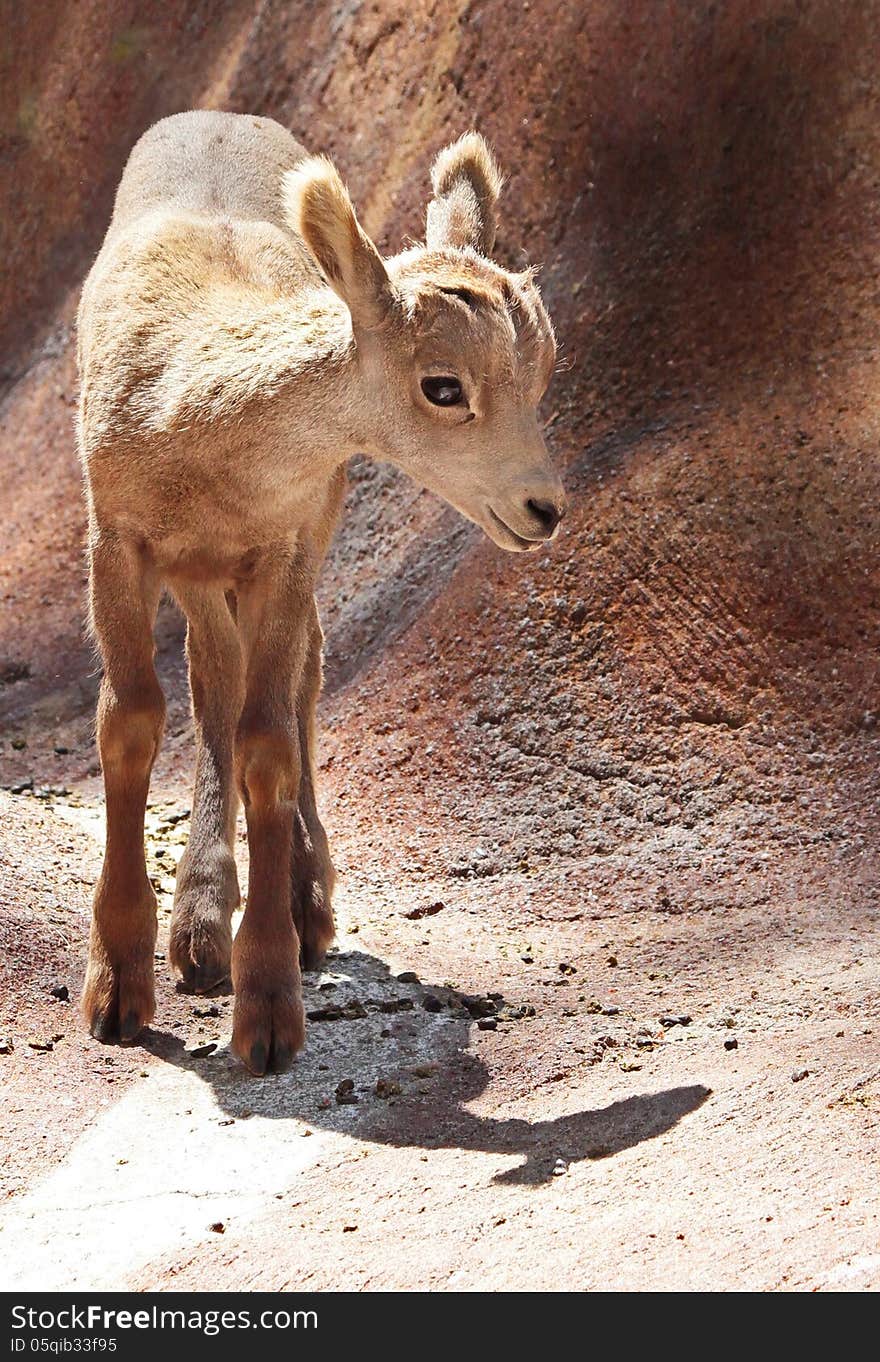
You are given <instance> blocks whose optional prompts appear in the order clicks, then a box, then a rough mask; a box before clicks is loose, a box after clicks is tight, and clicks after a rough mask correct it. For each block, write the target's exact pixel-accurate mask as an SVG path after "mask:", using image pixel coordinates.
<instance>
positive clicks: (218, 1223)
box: [208, 1220, 226, 1234]
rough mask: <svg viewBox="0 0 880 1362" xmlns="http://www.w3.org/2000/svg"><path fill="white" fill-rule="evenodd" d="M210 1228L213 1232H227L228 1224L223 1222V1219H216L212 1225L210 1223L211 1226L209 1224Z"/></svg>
mask: <svg viewBox="0 0 880 1362" xmlns="http://www.w3.org/2000/svg"><path fill="white" fill-rule="evenodd" d="M208 1229H209V1230H211V1232H212V1233H213V1234H225V1233H226V1226H225V1225H224V1224H223V1221H222V1220H215V1221H214V1223H213V1224H212V1225H209V1226H208Z"/></svg>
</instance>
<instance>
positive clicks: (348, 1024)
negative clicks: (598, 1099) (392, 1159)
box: [143, 951, 710, 1185]
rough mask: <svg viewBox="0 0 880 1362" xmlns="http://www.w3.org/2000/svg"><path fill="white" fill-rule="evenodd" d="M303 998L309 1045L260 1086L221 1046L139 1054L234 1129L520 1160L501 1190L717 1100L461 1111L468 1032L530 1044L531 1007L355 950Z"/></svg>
mask: <svg viewBox="0 0 880 1362" xmlns="http://www.w3.org/2000/svg"><path fill="white" fill-rule="evenodd" d="M304 996H305V1006H306V1012H307V1014H308V1016H309V1027H308V1037H307V1041H306V1047H305V1049H304V1051H303V1052H302V1054H301V1055H300V1056H299V1057H298V1059H297V1061H296V1063H295V1065H294V1067H293V1069H292V1070H291V1071H290V1072H289V1073H286V1074H277V1075H269V1076H268V1077H266V1078H262V1079H255V1078H252V1077H251V1076H250V1075H249V1074H248V1073H247V1072H246V1071H245V1069H244V1068H243V1067H242V1065H241V1064H240V1063H239V1062H238V1060H236V1059H235V1058H234V1056H233V1055H232V1054H231V1052H230V1051H229V1050H228V1048H227V1047H226V1045H225V1044H222V1043H221V1045H220V1047H219V1048H218V1050H217V1051H216V1052H215V1053H213V1054H211V1055H208V1056H205V1057H203V1058H196V1057H194V1056H193V1055H192V1053H191V1052H190V1051H188V1050H186V1049H185V1048H184V1044H183V1042H182V1040H180V1039H179V1037H177V1036H173V1035H171V1034H170V1033H168V1032H160V1031H155V1030H152V1031H148V1032H147V1033H146V1035H145V1038H144V1042H143V1043H144V1046H145V1048H146V1049H148V1050H150V1051H151V1052H152V1053H153V1054H155V1055H157V1056H158V1057H160V1058H162V1059H164V1060H166V1061H167V1062H169V1063H171V1064H175V1065H177V1066H179V1067H180V1068H185V1069H187V1070H189V1071H191V1072H194V1073H196V1074H198V1076H199V1077H200V1078H201V1079H202V1080H203V1081H204V1082H206V1083H208V1084H209V1085H210V1086H211V1088H212V1089H213V1091H214V1093H215V1096H216V1098H217V1101H218V1103H219V1105H220V1107H221V1108H222V1109H223V1111H224V1112H226V1113H227V1114H228V1115H229V1116H230V1117H231V1118H233V1119H235V1120H247V1119H249V1118H251V1117H255V1116H260V1117H263V1118H268V1119H273V1120H298V1121H303V1122H306V1123H308V1124H310V1125H314V1126H316V1127H319V1128H323V1129H327V1130H333V1131H338V1132H340V1133H343V1134H346V1135H350V1136H351V1137H352V1138H355V1139H359V1140H369V1141H373V1142H376V1143H379V1144H388V1145H395V1146H398V1147H401V1148H403V1147H418V1148H423V1149H466V1150H474V1151H481V1152H485V1153H492V1154H500V1155H511V1156H513V1155H519V1156H522V1157H523V1158H524V1160H525V1161H524V1162H523V1163H521V1164H518V1165H516V1166H514V1167H513V1168H510V1169H506V1170H505V1171H503V1172H501V1173H498V1174H496V1177H495V1181H497V1182H502V1183H519V1184H526V1185H528V1184H532V1185H538V1184H540V1183H543V1182H547V1181H548V1180H549V1179H550V1178H552V1176H553V1173H554V1169H559V1170H560V1171H562V1168H561V1165H569V1164H572V1163H577V1162H579V1161H580V1160H582V1159H602V1158H608V1157H611V1156H612V1155H614V1154H618V1153H620V1152H621V1150H624V1149H629V1148H632V1147H633V1146H634V1145H637V1144H641V1143H642V1141H644V1140H650V1139H654V1138H655V1137H656V1136H657V1135H662V1134H663V1133H664V1132H665V1131H668V1130H670V1129H671V1128H672V1127H673V1126H675V1125H676V1124H677V1123H678V1122H679V1121H680V1120H681V1118H682V1117H683V1116H685V1115H687V1113H688V1112H692V1111H695V1110H696V1109H697V1108H698V1107H700V1106H701V1105H702V1104H703V1102H704V1101H705V1100H706V1098H707V1097H708V1096H709V1093H710V1090H709V1089H708V1088H706V1087H704V1086H702V1085H700V1084H695V1085H691V1086H686V1087H678V1088H671V1089H668V1090H666V1091H661V1092H657V1093H645V1094H639V1095H637V1096H633V1097H628V1098H626V1099H625V1100H622V1101H618V1102H613V1103H611V1104H610V1105H609V1106H607V1107H603V1108H600V1109H598V1110H594V1111H581V1112H576V1113H574V1114H571V1115H567V1116H558V1117H555V1118H552V1119H548V1120H546V1121H535V1122H532V1121H528V1120H524V1119H517V1118H511V1119H497V1118H495V1117H491V1116H480V1115H477V1114H475V1113H474V1112H472V1111H469V1110H468V1109H467V1105H466V1104H467V1103H469V1102H472V1101H474V1100H475V1099H476V1098H478V1097H479V1096H480V1094H481V1093H482V1092H483V1091H484V1090H485V1088H486V1086H487V1083H488V1079H489V1073H488V1070H487V1068H486V1065H485V1064H484V1063H483V1062H482V1060H480V1059H479V1058H477V1057H476V1056H475V1055H474V1054H473V1053H472V1052H471V1051H470V1050H469V1049H468V1047H469V1045H470V1043H471V1032H472V1028H475V1027H477V1026H478V1025H479V1022H480V1021H481V1020H482V1021H483V1024H484V1026H485V1025H486V1024H487V1023H488V1025H489V1026H490V1027H492V1026H493V1025H494V1027H497V1028H498V1029H501V1028H505V1027H515V1028H517V1030H518V1031H520V1033H521V1035H522V1044H523V1046H524V1047H528V1046H529V1044H530V1043H533V1042H532V1040H531V1037H530V1030H531V1028H532V1026H534V1025H535V1024H536V1023H535V1021H534V1010H533V1009H531V1008H529V1007H527V1006H518V1005H516V1004H512V1003H509V1002H506V1001H505V1000H504V999H503V998H502V997H501V996H500V995H498V994H496V995H494V996H493V995H489V994H485V995H481V996H479V997H476V996H472V995H466V994H462V993H459V992H457V991H456V990H454V989H452V988H448V987H432V986H429V985H425V984H424V983H421V982H420V981H419V980H418V979H417V978H416V977H415V975H408V974H404V975H400V976H394V975H393V974H391V972H390V971H389V969H388V966H387V965H386V964H385V963H384V962H383V961H382V960H380V959H378V958H377V957H376V956H373V955H369V954H366V953H362V952H359V951H346V952H340V953H335V954H331V955H330V956H329V957H328V960H327V966H326V969H325V971H324V972H323V973H321V974H319V975H311V976H307V978H306V981H305V988H304ZM219 1024H222V1023H219ZM560 1161H561V1162H560Z"/></svg>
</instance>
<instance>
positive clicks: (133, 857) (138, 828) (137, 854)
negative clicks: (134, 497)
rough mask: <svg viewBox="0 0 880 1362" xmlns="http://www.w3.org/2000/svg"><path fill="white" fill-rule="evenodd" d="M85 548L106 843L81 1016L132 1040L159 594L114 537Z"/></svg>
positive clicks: (142, 990)
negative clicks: (97, 670)
mask: <svg viewBox="0 0 880 1362" xmlns="http://www.w3.org/2000/svg"><path fill="white" fill-rule="evenodd" d="M90 548H91V564H90V567H91V613H92V624H93V628H94V632H95V636H96V638H97V641H98V645H99V648H100V651H101V657H102V659H103V663H104V675H103V679H102V681H101V691H100V696H99V700H98V750H99V752H100V756H101V768H102V770H103V773H104V789H105V795H106V806H107V842H106V851H105V855H104V865H103V868H102V870H101V876H100V879H99V881H98V886H97V889H96V891H95V901H94V911H93V917H92V929H91V935H90V939H89V962H88V969H87V971H86V981H85V990H84V994H83V1010H84V1012H85V1016H86V1020H87V1021H88V1024H89V1028H90V1030H91V1032H92V1035H93V1036H97V1038H98V1039H99V1040H105V1041H107V1040H132V1039H133V1038H134V1037H135V1036H136V1035H137V1033H138V1032H139V1031H140V1029H141V1027H142V1026H145V1025H146V1024H147V1023H148V1022H149V1021H151V1020H152V1017H153V1012H154V1010H155V985H154V963H153V960H154V956H153V952H154V949H155V944H156V896H155V894H154V893H153V890H152V887H151V885H150V881H149V878H148V876H147V867H146V860H145V857H144V813H145V810H146V803H147V792H148V790H149V784H150V772H151V770H152V767H153V761H154V759H155V756H156V752H157V750H158V747H159V742H160V740H161V736H162V728H163V724H164V718H165V701H164V697H163V695H162V689H161V687H160V685H159V681H158V678H157V676H156V672H155V669H154V667H153V651H154V647H153V624H154V621H155V618H156V608H157V606H158V602H159V592H160V584H159V581H158V578H157V575H156V573H155V570H154V569H153V568H152V566H151V565H150V564H149V562H147V561H146V559H145V557H144V555H143V554H142V552H141V551H140V550H139V548H138V547H137V546H135V545H133V544H131V543H128V542H126V541H125V540H123V539H121V538H119V537H118V536H117V535H115V534H114V533H112V532H108V531H103V530H101V529H100V528H99V527H94V526H93V529H92V537H91V546H90Z"/></svg>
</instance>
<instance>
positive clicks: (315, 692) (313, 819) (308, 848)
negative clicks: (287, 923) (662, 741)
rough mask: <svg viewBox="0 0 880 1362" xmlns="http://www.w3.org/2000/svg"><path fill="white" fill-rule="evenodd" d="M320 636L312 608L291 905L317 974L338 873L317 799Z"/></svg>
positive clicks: (327, 941)
mask: <svg viewBox="0 0 880 1362" xmlns="http://www.w3.org/2000/svg"><path fill="white" fill-rule="evenodd" d="M323 641H324V640H323V635H322V633H321V626H320V623H319V621H318V611H317V607H316V606H315V605H314V602H313V603H312V609H311V619H310V624H309V644H308V648H309V650H308V653H307V656H306V660H305V665H304V667H303V675H302V680H301V682H300V686H299V692H298V695H297V701H296V711H297V726H298V730H299V746H300V759H301V763H302V773H301V775H300V785H299V799H298V801H297V811H296V816H295V818H294V825H293V856H292V861H291V879H292V883H291V904H292V907H293V920H294V924H295V926H296V930H297V935H298V936H299V939H300V949H301V955H300V960H301V964H302V967H303V969H308V970H311V969H317V968H318V966H319V965H320V964H321V962H322V960H323V959H324V955H325V953H326V951H327V947H328V946H330V945H331V944H332V942H333V938H334V936H335V935H336V928H335V924H334V922H333V908H332V896H333V885H334V883H335V881H336V871H335V870H334V869H333V862H332V861H331V859H330V848H329V846H328V844H327V834H326V832H325V831H324V825H323V824H322V822H321V819H320V817H319V815H318V806H317V801H316V797H315V769H314V750H315V709H316V706H317V703H318V696H319V694H320V691H321V648H322V644H323Z"/></svg>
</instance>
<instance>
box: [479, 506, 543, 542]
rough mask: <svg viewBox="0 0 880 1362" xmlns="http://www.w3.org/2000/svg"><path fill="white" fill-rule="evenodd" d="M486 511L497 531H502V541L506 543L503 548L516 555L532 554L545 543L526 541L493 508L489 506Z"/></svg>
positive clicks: (540, 540) (533, 540)
mask: <svg viewBox="0 0 880 1362" xmlns="http://www.w3.org/2000/svg"><path fill="white" fill-rule="evenodd" d="M486 510H487V511H488V512H489V515H490V516H491V519H492V524H493V525H494V526H495V528H496V529H497V530H500V531H501V537H502V540H503V541H505V542H502V544H501V546H500V547H501V548H505V549H510V550H511V551H512V552H514V553H531V552H534V550H535V549H539V548H540V547H541V545H542V544H543V543H544V542H545V541H544V540H543V539H526V538H525V536H524V535H521V534H517V532H516V530H512V529H511V528H510V526H509V525H508V524H507V521H506V520H502V519H501V516H500V515H498V514H497V512H496V511H493V510H492V507H491V506H487V507H486ZM493 538H494V536H493ZM495 542H496V543H497V542H498V541H497V540H496V541H495Z"/></svg>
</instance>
